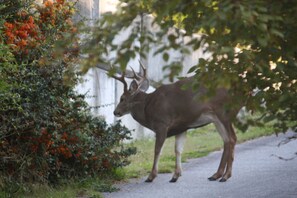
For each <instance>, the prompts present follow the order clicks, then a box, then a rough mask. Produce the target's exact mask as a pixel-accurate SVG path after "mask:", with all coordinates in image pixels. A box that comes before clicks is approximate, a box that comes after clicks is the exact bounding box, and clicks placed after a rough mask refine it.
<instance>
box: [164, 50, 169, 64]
mask: <svg viewBox="0 0 297 198" xmlns="http://www.w3.org/2000/svg"><path fill="white" fill-rule="evenodd" d="M168 59H169V54H168V53H167V52H164V53H163V60H164V61H165V62H167V61H168Z"/></svg>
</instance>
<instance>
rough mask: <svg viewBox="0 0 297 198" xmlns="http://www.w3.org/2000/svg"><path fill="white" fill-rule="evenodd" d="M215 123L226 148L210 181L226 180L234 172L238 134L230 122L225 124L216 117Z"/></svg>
mask: <svg viewBox="0 0 297 198" xmlns="http://www.w3.org/2000/svg"><path fill="white" fill-rule="evenodd" d="M214 125H215V126H216V129H217V130H218V132H219V134H220V136H221V137H222V139H223V141H224V150H223V154H222V157H221V162H220V165H219V168H218V170H217V172H216V173H215V174H213V175H212V176H211V177H209V178H208V179H209V180H210V181H215V180H217V179H219V178H221V180H220V182H225V181H227V179H229V178H230V177H231V174H232V163H233V159H234V147H235V143H236V135H235V133H234V129H233V127H232V124H231V123H230V122H225V124H223V123H222V122H221V121H220V120H219V119H215V121H214Z"/></svg>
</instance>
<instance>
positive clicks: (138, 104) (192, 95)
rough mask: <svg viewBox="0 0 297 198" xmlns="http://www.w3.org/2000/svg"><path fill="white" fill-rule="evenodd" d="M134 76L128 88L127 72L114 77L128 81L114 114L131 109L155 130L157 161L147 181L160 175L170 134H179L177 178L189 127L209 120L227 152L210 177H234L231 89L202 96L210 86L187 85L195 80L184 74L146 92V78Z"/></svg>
mask: <svg viewBox="0 0 297 198" xmlns="http://www.w3.org/2000/svg"><path fill="white" fill-rule="evenodd" d="M144 73H145V69H144ZM134 77H135V80H134V81H133V82H132V83H131V85H130V89H129V90H128V89H127V84H126V82H125V81H124V74H123V75H122V77H121V78H119V77H114V78H116V79H118V80H120V81H122V82H123V83H124V85H125V88H124V93H123V95H122V96H121V101H120V103H119V104H118V106H117V107H116V109H115V111H114V114H115V115H116V116H118V117H120V116H123V115H125V114H128V113H131V115H132V117H133V118H134V119H135V120H136V121H137V122H139V123H140V124H141V125H143V126H145V127H147V128H149V129H151V130H152V131H154V132H155V133H156V143H155V157H154V164H153V168H152V172H151V174H150V175H149V177H148V179H147V180H146V181H147V182H151V181H153V180H154V178H155V177H156V176H157V172H158V161H159V156H160V152H161V149H162V146H163V143H164V141H165V139H166V138H167V137H170V136H176V144H175V153H176V169H175V173H174V175H173V178H172V180H171V182H175V181H177V179H178V177H179V176H181V153H182V150H183V143H184V139H185V133H186V131H187V130H188V129H191V128H198V127H202V126H204V125H207V124H209V123H214V125H215V126H216V129H217V130H218V132H219V134H220V135H221V137H222V139H223V141H224V152H223V155H222V159H221V163H220V165H219V168H218V171H217V172H216V173H215V174H214V175H213V176H211V177H210V178H209V180H211V181H213V180H217V179H219V178H221V180H220V181H226V180H227V179H228V178H229V177H231V172H232V163H233V155H234V146H235V143H236V135H235V132H234V129H233V127H232V124H231V121H232V119H234V116H236V114H237V112H238V110H239V109H236V108H234V109H229V108H227V107H228V106H230V105H231V101H230V97H229V96H228V91H227V90H226V89H223V88H221V89H217V90H216V93H215V94H214V96H213V97H211V98H210V99H208V100H202V97H203V96H204V95H205V94H206V92H207V90H206V89H205V88H204V87H203V86H200V88H198V90H197V91H192V90H190V89H184V88H183V86H184V85H185V84H189V83H191V82H192V80H193V79H192V78H185V79H183V80H180V81H178V82H176V83H173V84H170V85H162V86H160V87H159V88H157V89H156V90H155V91H154V92H153V93H149V94H147V93H145V91H146V90H147V88H148V81H147V79H146V78H145V77H142V78H140V77H139V76H138V75H136V74H135V73H134ZM138 81H140V82H138Z"/></svg>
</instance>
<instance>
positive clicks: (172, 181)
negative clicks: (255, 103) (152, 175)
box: [169, 177, 178, 183]
mask: <svg viewBox="0 0 297 198" xmlns="http://www.w3.org/2000/svg"><path fill="white" fill-rule="evenodd" d="M177 180H178V177H177V178H174V177H172V179H171V180H170V181H169V182H170V183H175V182H176V181H177Z"/></svg>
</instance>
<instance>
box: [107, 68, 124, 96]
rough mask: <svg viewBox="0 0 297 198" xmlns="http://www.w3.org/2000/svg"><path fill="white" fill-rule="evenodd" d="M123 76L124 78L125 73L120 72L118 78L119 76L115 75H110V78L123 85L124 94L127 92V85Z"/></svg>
mask: <svg viewBox="0 0 297 198" xmlns="http://www.w3.org/2000/svg"><path fill="white" fill-rule="evenodd" d="M125 76H126V71H122V75H121V76H120V77H119V76H116V75H110V77H112V78H114V79H116V80H118V81H120V82H122V83H123V85H124V92H126V91H128V84H127V82H126V81H125Z"/></svg>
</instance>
